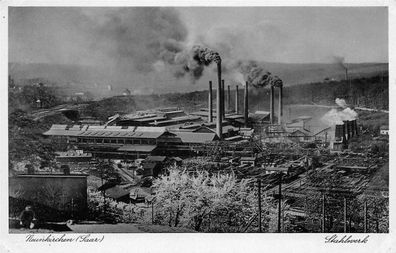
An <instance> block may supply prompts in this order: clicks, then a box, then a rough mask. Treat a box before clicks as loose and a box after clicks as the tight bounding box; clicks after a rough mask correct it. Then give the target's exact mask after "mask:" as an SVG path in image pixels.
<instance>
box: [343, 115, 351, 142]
mask: <svg viewBox="0 0 396 253" xmlns="http://www.w3.org/2000/svg"><path fill="white" fill-rule="evenodd" d="M343 122H344V136H345V139H346V140H349V137H350V136H349V124H348V121H346V120H344V121H343Z"/></svg>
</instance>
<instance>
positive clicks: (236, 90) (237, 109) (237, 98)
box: [235, 85, 239, 114]
mask: <svg viewBox="0 0 396 253" xmlns="http://www.w3.org/2000/svg"><path fill="white" fill-rule="evenodd" d="M238 112H239V90H238V85H237V86H236V87H235V113H236V114H238Z"/></svg>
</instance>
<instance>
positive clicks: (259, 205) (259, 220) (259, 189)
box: [257, 179, 262, 233]
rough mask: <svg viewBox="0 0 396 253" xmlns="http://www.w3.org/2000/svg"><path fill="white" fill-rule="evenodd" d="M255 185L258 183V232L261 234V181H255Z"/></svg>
mask: <svg viewBox="0 0 396 253" xmlns="http://www.w3.org/2000/svg"><path fill="white" fill-rule="evenodd" d="M257 183H258V209H259V211H258V213H259V215H258V224H259V232H260V233H261V232H262V231H261V180H260V179H257Z"/></svg>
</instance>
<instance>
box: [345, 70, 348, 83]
mask: <svg viewBox="0 0 396 253" xmlns="http://www.w3.org/2000/svg"><path fill="white" fill-rule="evenodd" d="M345 80H347V81H348V69H347V68H346V67H345Z"/></svg>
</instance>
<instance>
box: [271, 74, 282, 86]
mask: <svg viewBox="0 0 396 253" xmlns="http://www.w3.org/2000/svg"><path fill="white" fill-rule="evenodd" d="M271 85H272V86H274V87H282V86H283V81H282V79H280V78H279V77H278V76H274V77H273V78H272V80H271Z"/></svg>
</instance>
